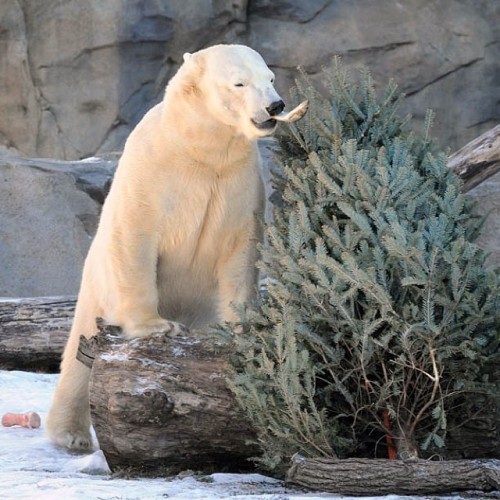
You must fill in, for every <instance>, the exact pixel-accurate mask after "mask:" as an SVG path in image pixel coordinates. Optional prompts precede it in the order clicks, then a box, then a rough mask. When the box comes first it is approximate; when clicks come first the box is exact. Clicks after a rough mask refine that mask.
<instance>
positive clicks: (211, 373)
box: [79, 325, 258, 472]
mask: <svg viewBox="0 0 500 500" xmlns="http://www.w3.org/2000/svg"><path fill="white" fill-rule="evenodd" d="M99 328H100V333H99V334H98V335H97V336H96V337H93V338H92V339H90V340H86V339H85V338H83V337H82V339H81V342H80V353H79V359H80V360H83V361H84V363H86V364H87V365H88V364H90V363H92V372H91V376H90V408H91V416H92V423H93V425H94V429H95V432H96V435H97V439H98V441H99V445H100V447H101V449H102V451H103V452H104V455H105V456H106V459H107V461H108V463H109V465H110V467H111V468H112V469H113V468H117V467H132V468H134V469H135V470H136V471H139V470H147V471H148V472H153V471H163V472H165V471H166V470H167V471H168V472H175V471H179V470H185V469H186V468H193V469H195V470H204V471H210V470H215V468H217V470H221V469H222V470H241V469H244V468H248V467H249V466H250V465H251V464H250V462H248V460H247V459H248V458H249V457H252V456H255V455H257V454H258V449H257V448H256V446H255V445H251V444H248V441H249V440H251V439H254V438H255V436H254V433H253V430H252V428H251V427H250V425H249V424H248V423H247V422H246V421H245V420H242V418H241V416H240V414H239V410H238V405H237V403H236V401H235V399H234V396H233V394H232V393H231V391H230V390H229V388H228V387H227V384H226V377H227V376H228V374H229V372H230V366H229V357H230V355H231V352H230V349H229V347H228V345H227V344H226V343H224V342H222V341H221V340H220V339H217V338H213V337H210V336H208V335H207V334H203V335H198V334H196V333H194V332H187V333H186V334H181V335H175V336H169V335H168V334H165V333H157V334H153V335H151V336H148V337H145V338H139V339H133V340H126V339H124V338H122V337H120V336H117V335H118V334H119V332H120V329H119V328H117V327H109V326H102V325H100V326H99ZM93 357H94V358H95V359H94V360H93V362H92V358H93Z"/></svg>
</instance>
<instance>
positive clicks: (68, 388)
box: [46, 286, 100, 450]
mask: <svg viewBox="0 0 500 500" xmlns="http://www.w3.org/2000/svg"><path fill="white" fill-rule="evenodd" d="M86 290H88V287H85V286H82V292H81V293H80V296H79V298H78V303H77V306H76V311H75V318H74V321H73V327H72V328H71V333H70V336H69V339H68V343H67V344H66V348H65V349H64V354H63V361H62V363H61V375H60V377H59V382H58V384H57V387H56V390H55V393H54V397H53V400H52V405H51V407H50V411H49V415H48V417H47V424H46V432H47V435H48V436H49V438H50V439H51V440H52V441H53V442H54V443H56V444H57V445H59V446H64V447H65V448H69V449H73V450H87V449H90V448H92V446H93V444H92V437H91V434H90V408H89V379H90V369H89V368H87V367H86V366H85V365H83V364H82V363H81V362H80V361H78V360H77V359H76V353H77V351H78V346H79V344H80V335H81V334H84V335H85V336H86V337H87V338H90V337H92V336H93V335H95V334H96V332H97V325H96V317H97V316H100V314H99V312H100V309H99V308H98V306H97V304H96V303H95V301H94V297H93V296H92V293H85V291H86Z"/></svg>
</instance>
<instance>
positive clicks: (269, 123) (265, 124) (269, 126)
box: [252, 118, 276, 130]
mask: <svg viewBox="0 0 500 500" xmlns="http://www.w3.org/2000/svg"><path fill="white" fill-rule="evenodd" d="M252 123H253V124H254V125H255V126H256V127H257V128H258V129H260V130H269V129H272V128H274V127H275V126H276V120H274V119H273V118H271V119H270V120H266V121H265V122H260V123H258V122H256V121H255V120H252Z"/></svg>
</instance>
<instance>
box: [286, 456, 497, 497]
mask: <svg viewBox="0 0 500 500" xmlns="http://www.w3.org/2000/svg"><path fill="white" fill-rule="evenodd" d="M287 482H288V483H289V484H292V485H299V486H304V487H306V488H309V489H312V490H319V491H327V492H330V493H336V494H339V495H370V496H371V495H389V494H396V495H410V494H413V495H426V494H440V493H452V492H458V491H467V490H479V491H492V490H497V489H500V463H499V462H498V461H493V460H492V461H489V462H481V461H467V460H456V461H455V460H454V461H440V462H431V461H426V460H416V461H409V462H403V461H401V460H372V459H355V458H350V459H344V460H331V459H330V460H328V459H307V458H304V457H302V456H300V455H295V456H294V457H293V459H292V466H291V468H290V469H289V471H288V474H287Z"/></svg>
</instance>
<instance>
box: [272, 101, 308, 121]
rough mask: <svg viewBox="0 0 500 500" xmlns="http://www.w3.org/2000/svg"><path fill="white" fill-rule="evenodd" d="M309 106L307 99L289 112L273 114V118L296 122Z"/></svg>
mask: <svg viewBox="0 0 500 500" xmlns="http://www.w3.org/2000/svg"><path fill="white" fill-rule="evenodd" d="M308 107H309V101H307V100H305V101H302V102H301V103H300V104H299V105H298V106H295V108H293V109H292V110H291V111H289V112H288V113H285V112H283V113H280V114H279V115H276V116H273V120H277V121H280V122H288V123H291V122H296V121H297V120H300V119H301V118H302V117H303V116H304V115H305V114H306V111H307V108H308Z"/></svg>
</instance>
